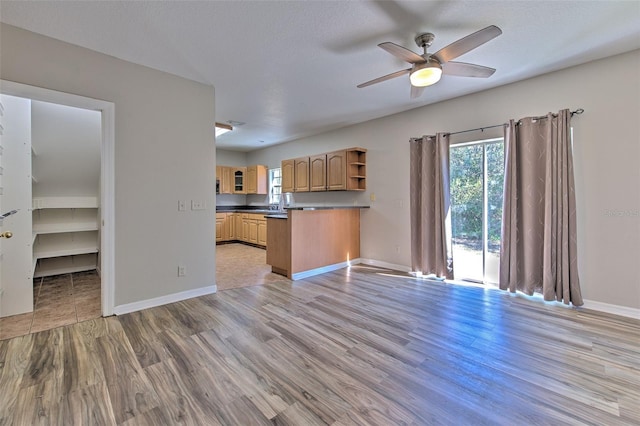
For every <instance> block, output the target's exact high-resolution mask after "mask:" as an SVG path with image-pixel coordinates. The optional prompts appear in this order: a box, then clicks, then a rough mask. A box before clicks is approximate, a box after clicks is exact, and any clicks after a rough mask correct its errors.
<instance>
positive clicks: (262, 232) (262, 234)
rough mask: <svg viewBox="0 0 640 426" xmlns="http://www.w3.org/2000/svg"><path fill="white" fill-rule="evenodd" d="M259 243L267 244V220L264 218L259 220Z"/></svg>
mask: <svg viewBox="0 0 640 426" xmlns="http://www.w3.org/2000/svg"><path fill="white" fill-rule="evenodd" d="M258 244H260V245H261V246H266V245H267V220H266V219H262V220H259V221H258Z"/></svg>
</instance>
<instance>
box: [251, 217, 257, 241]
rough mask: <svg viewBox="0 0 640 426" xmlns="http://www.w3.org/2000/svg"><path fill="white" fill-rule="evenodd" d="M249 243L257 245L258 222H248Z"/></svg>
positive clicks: (252, 220)
mask: <svg viewBox="0 0 640 426" xmlns="http://www.w3.org/2000/svg"><path fill="white" fill-rule="evenodd" d="M249 242H250V243H253V244H258V221H257V220H255V219H250V220H249Z"/></svg>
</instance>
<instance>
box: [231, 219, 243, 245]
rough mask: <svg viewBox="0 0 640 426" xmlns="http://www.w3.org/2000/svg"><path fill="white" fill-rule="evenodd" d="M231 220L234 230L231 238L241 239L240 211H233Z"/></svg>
mask: <svg viewBox="0 0 640 426" xmlns="http://www.w3.org/2000/svg"><path fill="white" fill-rule="evenodd" d="M233 221H234V230H235V235H234V237H233V239H234V240H240V241H242V213H234V216H233Z"/></svg>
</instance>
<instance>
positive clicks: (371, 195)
mask: <svg viewBox="0 0 640 426" xmlns="http://www.w3.org/2000/svg"><path fill="white" fill-rule="evenodd" d="M369 199H370V200H371V201H375V200H376V194H375V193H373V192H372V193H371V194H370V195H369Z"/></svg>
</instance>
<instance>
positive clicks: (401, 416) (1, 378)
mask: <svg viewBox="0 0 640 426" xmlns="http://www.w3.org/2000/svg"><path fill="white" fill-rule="evenodd" d="M639 346H640V321H636V320H633V319H628V318H622V317H616V316H613V315H607V314H602V313H597V312H593V311H587V310H576V309H567V308H563V307H558V306H549V305H545V304H543V303H541V302H538V301H530V300H527V299H526V298H522V297H513V296H510V295H508V294H504V293H500V292H497V291H493V290H485V289H482V288H476V287H461V286H454V285H448V284H443V283H436V282H428V281H420V280H416V279H411V278H409V277H407V276H403V275H402V274H397V275H394V273H393V272H392V271H381V270H378V269H374V268H368V267H360V266H359V267H353V268H351V270H348V269H344V270H339V271H335V272H332V273H329V274H324V275H321V276H316V277H312V278H309V279H306V280H302V281H296V282H290V281H281V282H273V283H267V284H265V285H262V286H253V287H245V288H237V289H231V290H227V291H222V292H219V293H217V294H215V295H209V296H204V297H199V298H196V299H190V300H187V301H183V302H179V303H174V304H170V305H165V306H161V307H157V308H153V309H148V310H145V311H141V312H135V313H131V314H127V315H122V316H119V317H110V318H100V319H95V320H90V321H86V322H82V323H78V324H73V325H69V326H65V327H60V328H56V329H53V330H48V331H43V332H39V333H35V334H30V335H26V336H21V337H16V338H13V339H10V340H4V341H2V342H0V424H1V425H5V424H6V425H32V424H59V425H63V424H64V425H70V424H83V425H101V424H106V425H110V424H122V425H134V424H135V425H164V424H185V425H196V424H201V425H217V424H222V425H274V424H275V425H304V426H306V425H326V424H329V425H336V426H338V425H344V426H346V425H402V424H415V425H425V424H451V425H482V424H492V425H495V424H497V425H502V424H504V425H527V424H531V425H543V424H549V425H562V424H574V425H575V424H589V425H625V424H627V425H631V424H639V423H640V403H639V401H640V347H639Z"/></svg>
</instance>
